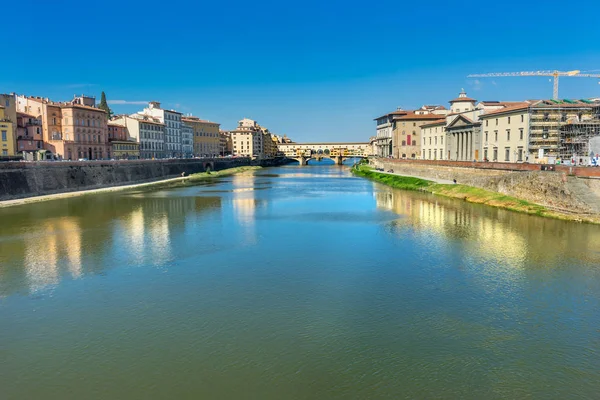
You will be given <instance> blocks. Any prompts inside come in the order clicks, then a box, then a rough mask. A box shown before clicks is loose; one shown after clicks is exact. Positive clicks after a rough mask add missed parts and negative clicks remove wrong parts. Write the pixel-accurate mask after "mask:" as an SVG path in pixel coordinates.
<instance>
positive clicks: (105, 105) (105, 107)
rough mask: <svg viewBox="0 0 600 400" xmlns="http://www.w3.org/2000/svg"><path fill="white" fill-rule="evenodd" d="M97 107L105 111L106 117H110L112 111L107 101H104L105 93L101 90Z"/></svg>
mask: <svg viewBox="0 0 600 400" xmlns="http://www.w3.org/2000/svg"><path fill="white" fill-rule="evenodd" d="M98 108H99V109H101V110H104V111H106V117H107V118H108V119H111V118H112V116H113V112H112V110H111V109H110V107H109V106H108V103H107V102H106V94H105V93H104V92H102V96H101V97H100V104H99V105H98Z"/></svg>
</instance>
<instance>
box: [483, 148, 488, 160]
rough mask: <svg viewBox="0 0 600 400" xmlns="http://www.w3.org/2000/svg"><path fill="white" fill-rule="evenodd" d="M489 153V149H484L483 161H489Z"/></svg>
mask: <svg viewBox="0 0 600 400" xmlns="http://www.w3.org/2000/svg"><path fill="white" fill-rule="evenodd" d="M487 156H488V153H487V149H483V159H484V160H487V159H488V157H487Z"/></svg>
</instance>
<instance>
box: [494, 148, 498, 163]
mask: <svg viewBox="0 0 600 400" xmlns="http://www.w3.org/2000/svg"><path fill="white" fill-rule="evenodd" d="M494 161H498V149H494Z"/></svg>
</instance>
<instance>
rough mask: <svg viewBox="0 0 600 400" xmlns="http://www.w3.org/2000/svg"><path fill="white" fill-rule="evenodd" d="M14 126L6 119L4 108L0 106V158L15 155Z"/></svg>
mask: <svg viewBox="0 0 600 400" xmlns="http://www.w3.org/2000/svg"><path fill="white" fill-rule="evenodd" d="M14 126H15V124H13V122H12V121H11V120H10V119H8V116H7V115H6V111H5V108H4V106H2V105H0V157H8V156H14V155H15V135H14V133H13V132H14Z"/></svg>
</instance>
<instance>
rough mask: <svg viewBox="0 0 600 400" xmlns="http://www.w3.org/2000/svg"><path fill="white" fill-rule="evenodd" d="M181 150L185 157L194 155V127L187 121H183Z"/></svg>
mask: <svg viewBox="0 0 600 400" xmlns="http://www.w3.org/2000/svg"><path fill="white" fill-rule="evenodd" d="M181 152H182V153H183V158H192V157H193V156H194V128H192V127H191V126H190V125H188V124H186V123H185V122H182V123H181Z"/></svg>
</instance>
